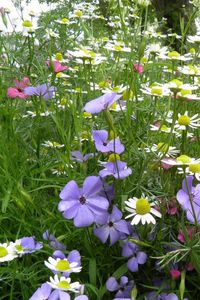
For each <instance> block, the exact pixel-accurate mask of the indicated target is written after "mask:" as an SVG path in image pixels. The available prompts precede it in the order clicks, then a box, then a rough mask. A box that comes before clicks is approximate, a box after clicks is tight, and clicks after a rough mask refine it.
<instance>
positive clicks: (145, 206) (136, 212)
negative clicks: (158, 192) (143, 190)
mask: <svg viewBox="0 0 200 300" xmlns="http://www.w3.org/2000/svg"><path fill="white" fill-rule="evenodd" d="M125 204H126V205H127V206H126V207H125V209H126V210H127V211H128V212H130V213H131V214H130V215H128V216H126V217H125V219H128V218H132V217H133V219H132V221H131V225H137V224H139V223H140V222H141V223H142V225H144V224H146V223H147V224H150V223H152V224H155V223H156V220H155V218H154V217H153V216H152V215H154V216H156V217H158V218H161V213H160V212H159V211H157V210H156V209H154V208H153V207H152V206H155V205H156V203H155V202H152V203H149V200H148V199H147V198H146V197H143V198H140V199H138V198H136V197H133V198H130V199H128V201H125Z"/></svg>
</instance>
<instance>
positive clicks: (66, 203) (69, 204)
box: [58, 200, 80, 212]
mask: <svg viewBox="0 0 200 300" xmlns="http://www.w3.org/2000/svg"><path fill="white" fill-rule="evenodd" d="M79 204H80V202H79V200H71V201H60V202H59V204H58V210H59V211H61V212H63V211H66V210H68V209H70V208H71V207H73V206H76V205H79Z"/></svg>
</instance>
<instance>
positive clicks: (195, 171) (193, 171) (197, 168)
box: [177, 162, 200, 181]
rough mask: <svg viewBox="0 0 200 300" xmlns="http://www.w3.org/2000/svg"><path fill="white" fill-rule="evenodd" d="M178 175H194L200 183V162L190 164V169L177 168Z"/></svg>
mask: <svg viewBox="0 0 200 300" xmlns="http://www.w3.org/2000/svg"><path fill="white" fill-rule="evenodd" d="M177 170H178V174H184V173H185V174H186V175H194V176H195V177H196V179H197V180H198V181H200V162H199V163H193V164H190V165H189V166H188V167H186V168H185V171H184V170H183V168H177Z"/></svg>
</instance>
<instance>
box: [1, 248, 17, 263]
mask: <svg viewBox="0 0 200 300" xmlns="http://www.w3.org/2000/svg"><path fill="white" fill-rule="evenodd" d="M16 257H17V253H16V251H15V247H14V244H13V243H3V244H0V263H1V262H4V261H10V260H13V259H14V258H16Z"/></svg>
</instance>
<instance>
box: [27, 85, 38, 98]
mask: <svg viewBox="0 0 200 300" xmlns="http://www.w3.org/2000/svg"><path fill="white" fill-rule="evenodd" d="M24 93H25V94H26V95H27V96H33V95H37V88H36V87H34V86H29V87H26V88H25V89H24Z"/></svg>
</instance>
